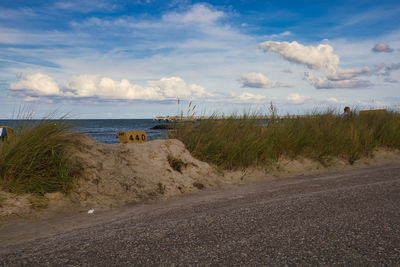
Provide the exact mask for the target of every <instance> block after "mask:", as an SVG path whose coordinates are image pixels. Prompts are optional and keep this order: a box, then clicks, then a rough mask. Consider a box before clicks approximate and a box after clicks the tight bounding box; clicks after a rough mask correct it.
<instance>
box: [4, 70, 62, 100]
mask: <svg viewBox="0 0 400 267" xmlns="http://www.w3.org/2000/svg"><path fill="white" fill-rule="evenodd" d="M10 90H13V91H17V92H25V93H26V94H27V95H29V96H56V95H60V94H61V93H62V92H61V91H60V88H59V87H58V85H57V83H56V82H55V81H54V80H53V78H52V77H50V76H48V75H46V74H42V73H35V74H30V75H26V78H25V79H22V78H21V79H19V81H18V82H16V83H11V84H10Z"/></svg>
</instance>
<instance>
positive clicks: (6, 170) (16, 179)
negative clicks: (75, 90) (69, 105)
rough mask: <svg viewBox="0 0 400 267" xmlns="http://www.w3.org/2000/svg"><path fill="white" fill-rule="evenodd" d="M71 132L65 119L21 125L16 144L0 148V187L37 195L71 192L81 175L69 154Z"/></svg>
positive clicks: (29, 122) (22, 123)
mask: <svg viewBox="0 0 400 267" xmlns="http://www.w3.org/2000/svg"><path fill="white" fill-rule="evenodd" d="M71 129H72V128H71V126H70V125H68V124H67V123H66V121H65V120H63V119H60V120H49V119H43V120H41V121H34V120H25V121H21V124H20V126H19V127H18V128H17V129H16V132H17V134H16V138H15V140H14V141H13V142H10V143H8V142H2V143H1V144H0V186H1V187H2V188H3V189H6V190H8V191H10V192H15V193H32V194H37V195H43V194H45V193H49V192H56V191H60V192H68V191H69V190H70V189H71V188H72V184H73V176H74V173H75V172H76V171H77V169H76V167H75V166H73V165H72V164H71V162H70V154H69V153H68V146H70V145H71V144H72V142H73V136H74V132H73V131H72V130H71Z"/></svg>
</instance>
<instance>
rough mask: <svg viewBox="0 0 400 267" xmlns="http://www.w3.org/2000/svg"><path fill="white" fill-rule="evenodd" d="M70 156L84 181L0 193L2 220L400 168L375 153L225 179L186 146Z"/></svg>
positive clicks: (118, 147) (82, 146)
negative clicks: (362, 169)
mask: <svg viewBox="0 0 400 267" xmlns="http://www.w3.org/2000/svg"><path fill="white" fill-rule="evenodd" d="M72 152H73V160H74V161H75V162H76V164H78V165H79V166H80V167H81V168H82V175H81V177H79V178H78V179H77V181H76V186H75V188H74V189H73V191H72V192H71V193H70V194H68V195H64V194H62V193H51V194H46V196H45V198H39V197H35V196H32V195H29V194H25V195H15V194H12V193H7V192H3V191H0V218H2V217H3V218H5V217H10V216H11V217H12V216H21V215H24V216H25V215H29V216H39V217H40V213H52V212H53V213H54V212H60V211H87V210H89V209H95V210H104V209H109V208H112V207H116V206H121V205H124V204H127V203H139V202H147V201H152V200H157V199H167V198H171V197H176V196H179V195H182V194H190V193H196V192H199V191H202V190H207V189H210V188H213V189H216V188H222V187H227V186H234V185H238V184H243V183H248V182H251V181H257V180H260V179H262V180H265V179H280V178H282V177H285V176H294V175H307V174H311V173H316V172H326V171H330V170H337V169H343V168H357V167H359V166H365V165H379V164H383V163H387V162H394V161H395V162H400V153H399V152H398V151H397V152H394V151H385V150H380V151H376V152H375V153H374V158H365V159H361V160H359V161H358V162H357V163H356V164H355V165H353V166H350V165H349V164H348V163H346V162H345V161H343V160H336V161H334V162H333V163H332V165H331V166H330V167H329V168H327V167H326V166H325V167H324V166H322V165H321V164H320V163H317V162H314V161H312V160H310V159H301V158H300V159H297V160H287V159H282V160H281V161H280V162H279V163H277V164H276V165H274V166H273V167H269V168H268V169H247V170H241V171H234V172H224V173H221V172H217V171H216V170H215V169H213V168H212V167H210V166H209V165H208V164H207V163H205V162H202V161H199V160H197V159H195V158H193V157H192V155H191V154H190V153H189V151H188V150H187V149H186V148H185V146H184V144H183V143H182V142H180V141H178V140H175V139H170V140H154V141H150V142H146V143H142V144H114V145H109V144H103V143H97V142H95V141H94V140H92V139H91V138H90V137H87V136H81V137H80V139H79V145H77V146H75V147H74V148H73V150H72ZM38 210H41V211H40V212H38ZM38 214H39V215H38Z"/></svg>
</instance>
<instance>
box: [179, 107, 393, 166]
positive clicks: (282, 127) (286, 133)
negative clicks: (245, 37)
mask: <svg viewBox="0 0 400 267" xmlns="http://www.w3.org/2000/svg"><path fill="white" fill-rule="evenodd" d="M273 115H274V114H273ZM175 128H176V129H175V133H174V134H175V138H177V139H179V140H181V141H182V142H183V143H184V144H185V145H186V147H187V148H188V149H189V151H190V152H191V153H192V154H193V155H194V156H195V157H197V158H199V159H200V160H204V161H207V162H209V163H211V164H213V165H216V166H218V167H222V168H224V169H237V168H246V167H249V166H260V165H264V166H268V165H270V164H271V163H274V162H276V161H278V160H279V159H280V158H281V157H286V158H296V157H297V156H303V157H308V158H311V159H314V160H317V161H319V162H321V163H323V164H329V162H330V161H331V160H332V159H334V158H341V159H345V160H347V161H348V162H349V163H350V164H353V163H354V162H355V161H356V160H358V159H360V158H361V157H363V156H371V155H372V153H373V151H374V149H376V148H391V149H400V114H399V113H396V112H387V113H385V114H365V115H356V114H354V113H353V114H350V115H348V116H346V117H345V118H340V116H338V114H337V113H335V112H334V111H332V110H327V111H325V112H314V113H312V114H309V115H305V116H301V117H293V118H290V119H285V120H278V119H276V118H275V119H274V116H273V119H271V120H269V121H268V123H267V124H266V123H265V121H263V120H261V119H258V114H254V115H246V114H245V115H244V116H241V119H237V118H236V116H232V117H230V118H228V119H226V120H215V119H214V118H213V117H212V116H211V117H210V118H209V119H208V120H203V121H201V122H198V123H195V124H191V123H179V124H176V126H175Z"/></svg>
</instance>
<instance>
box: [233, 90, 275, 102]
mask: <svg viewBox="0 0 400 267" xmlns="http://www.w3.org/2000/svg"><path fill="white" fill-rule="evenodd" d="M231 96H232V98H233V100H234V101H237V102H245V103H261V102H265V101H266V100H267V97H266V96H264V95H257V94H252V93H249V92H243V93H241V94H240V95H236V94H232V95H231Z"/></svg>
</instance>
